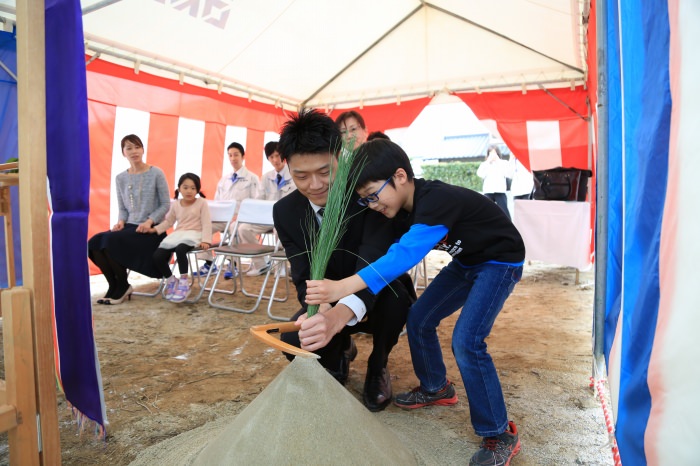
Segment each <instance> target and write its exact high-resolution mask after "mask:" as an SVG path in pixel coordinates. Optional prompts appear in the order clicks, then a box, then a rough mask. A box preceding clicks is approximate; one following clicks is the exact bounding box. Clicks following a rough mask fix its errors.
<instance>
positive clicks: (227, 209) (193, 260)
mask: <svg viewBox="0 0 700 466" xmlns="http://www.w3.org/2000/svg"><path fill="white" fill-rule="evenodd" d="M237 204H238V203H237V201H236V200H230V201H209V200H207V205H208V206H209V216H210V217H211V221H212V222H220V223H225V224H226V226H225V227H224V230H223V231H222V232H221V236H220V238H219V241H218V242H217V243H214V244H212V245H211V248H216V247H219V246H226V245H228V244H229V243H231V240H232V238H233V233H232V231H231V228H230V227H231V222H232V221H233V215H234V214H235V213H236V205H237ZM201 252H203V250H202V249H199V248H196V249H193V250H192V251H190V252H189V253H187V257H188V259H189V268H190V276H191V277H192V284H193V285H194V282H195V280H196V281H197V284H198V285H199V292H198V293H197V295H196V296H195V297H194V298H190V299H188V300H186V301H185V302H188V303H194V302H197V301H199V298H201V297H202V295H203V294H204V292H205V291H211V289H209V288H207V287H206V286H207V283H209V278H210V277H211V275H212V270H213V267H210V268H209V272H208V273H207V276H206V277H205V278H204V281H203V282H202V279H201V277H200V276H199V275H196V276H195V274H194V272H195V271H196V270H198V265H199V264H198V261H197V254H199V253H201ZM217 292H221V293H227V294H233V291H226V290H217Z"/></svg>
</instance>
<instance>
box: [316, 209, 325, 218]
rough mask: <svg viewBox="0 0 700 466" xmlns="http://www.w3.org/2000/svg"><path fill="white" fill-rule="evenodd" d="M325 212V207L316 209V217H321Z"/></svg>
mask: <svg viewBox="0 0 700 466" xmlns="http://www.w3.org/2000/svg"><path fill="white" fill-rule="evenodd" d="M325 211H326V208H325V207H321V208H320V209H318V216H319V217H323V212H325Z"/></svg>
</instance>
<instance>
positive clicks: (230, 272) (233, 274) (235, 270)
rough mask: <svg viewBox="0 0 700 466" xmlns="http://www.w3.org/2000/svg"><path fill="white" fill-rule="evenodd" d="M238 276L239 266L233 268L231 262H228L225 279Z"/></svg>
mask: <svg viewBox="0 0 700 466" xmlns="http://www.w3.org/2000/svg"><path fill="white" fill-rule="evenodd" d="M237 276H238V268H237V267H236V266H234V267H233V270H231V264H228V265H227V266H226V270H224V280H231V279H232V278H233V277H237Z"/></svg>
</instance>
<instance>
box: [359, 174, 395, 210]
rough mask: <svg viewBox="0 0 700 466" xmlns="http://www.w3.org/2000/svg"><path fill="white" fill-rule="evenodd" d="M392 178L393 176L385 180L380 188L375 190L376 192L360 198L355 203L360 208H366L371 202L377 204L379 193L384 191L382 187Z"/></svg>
mask: <svg viewBox="0 0 700 466" xmlns="http://www.w3.org/2000/svg"><path fill="white" fill-rule="evenodd" d="M393 177H394V175H391V176H390V177H389V178H387V180H386V181H385V182H384V184H383V185H382V187H381V188H379V189H378V190H377V192H375V193H372V194H370V195H369V196H367V197H361V198H359V199H358V200H357V203H358V204H360V205H361V206H362V207H367V206H369V205H370V204H371V203H372V202H377V201H378V200H379V193H381V192H382V189H384V186H386V184H387V183H388V182H389V180H391V179H392V178H393Z"/></svg>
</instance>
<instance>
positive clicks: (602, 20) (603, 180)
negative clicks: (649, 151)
mask: <svg viewBox="0 0 700 466" xmlns="http://www.w3.org/2000/svg"><path fill="white" fill-rule="evenodd" d="M607 23H608V22H607V11H606V2H605V1H604V0H596V60H597V63H598V76H597V78H598V102H597V113H598V145H597V147H598V150H597V160H596V183H597V187H596V230H595V232H596V247H595V254H596V256H595V264H596V265H595V296H594V304H593V310H594V313H593V316H594V324H593V358H594V364H595V365H596V366H597V367H594V368H593V369H594V372H593V374H594V376H595V374H596V373H598V374H601V373H602V371H599V370H598V369H602V367H603V361H604V359H603V355H604V344H605V297H606V294H607V293H606V291H607V262H608V183H609V180H608V68H607V59H608V57H607V39H606V37H607V27H608V24H607Z"/></svg>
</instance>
